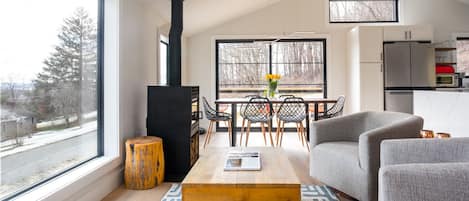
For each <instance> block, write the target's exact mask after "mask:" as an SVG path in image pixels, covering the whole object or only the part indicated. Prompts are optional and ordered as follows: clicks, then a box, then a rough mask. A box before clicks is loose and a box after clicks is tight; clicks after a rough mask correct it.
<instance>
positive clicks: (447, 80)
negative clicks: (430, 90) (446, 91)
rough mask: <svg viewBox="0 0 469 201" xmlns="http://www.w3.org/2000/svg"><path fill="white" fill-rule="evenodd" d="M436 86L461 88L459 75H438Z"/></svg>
mask: <svg viewBox="0 0 469 201" xmlns="http://www.w3.org/2000/svg"><path fill="white" fill-rule="evenodd" d="M436 86H437V87H459V78H458V74H455V73H448V74H437V75H436Z"/></svg>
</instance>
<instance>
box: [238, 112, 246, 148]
mask: <svg viewBox="0 0 469 201" xmlns="http://www.w3.org/2000/svg"><path fill="white" fill-rule="evenodd" d="M244 122H246V119H243V121H242V124H241V132H240V135H239V146H242V145H243V144H242V143H243V130H244Z"/></svg>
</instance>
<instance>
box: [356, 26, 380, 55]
mask: <svg viewBox="0 0 469 201" xmlns="http://www.w3.org/2000/svg"><path fill="white" fill-rule="evenodd" d="M357 31H358V37H359V46H360V47H359V51H360V62H382V61H383V54H382V52H383V28H381V27H360V28H359V29H358V30H357Z"/></svg>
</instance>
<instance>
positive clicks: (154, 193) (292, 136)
mask: <svg viewBox="0 0 469 201" xmlns="http://www.w3.org/2000/svg"><path fill="white" fill-rule="evenodd" d="M204 139H205V135H202V136H201V139H200V142H201V148H200V150H201V151H200V156H201V157H203V156H204V155H205V154H210V153H207V152H205V151H204V149H203V147H202V145H203V142H204ZM238 139H239V138H238ZM228 144H229V142H228V135H227V133H217V134H215V135H214V136H213V137H212V141H211V142H210V144H209V145H208V147H227V146H228ZM248 146H265V145H264V139H263V137H262V134H260V133H251V135H250V137H249V144H248ZM282 147H283V149H284V150H285V152H286V153H287V156H288V158H289V160H290V162H291V164H292V166H293V169H294V170H295V172H296V174H297V176H298V178H299V179H300V181H301V183H302V184H321V183H320V182H319V181H317V180H315V179H314V178H311V177H310V176H309V155H308V151H307V149H306V147H303V146H302V145H301V142H300V141H299V139H298V135H297V134H296V133H285V137H284V141H283V146H282ZM170 187H171V183H163V184H162V185H159V186H157V187H155V188H153V189H150V190H143V191H135V190H127V189H125V187H124V186H123V185H122V186H120V187H119V188H118V189H116V190H114V191H113V192H112V193H110V194H109V195H108V196H106V197H105V198H104V199H103V200H104V201H160V200H161V198H162V197H163V196H164V194H165V193H166V192H167V191H168V190H169V188H170ZM338 194H339V198H340V200H341V201H350V200H353V199H351V198H349V197H348V196H346V195H344V194H343V193H340V192H338Z"/></svg>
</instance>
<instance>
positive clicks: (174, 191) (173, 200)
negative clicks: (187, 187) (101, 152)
mask: <svg viewBox="0 0 469 201" xmlns="http://www.w3.org/2000/svg"><path fill="white" fill-rule="evenodd" d="M161 201H181V184H173V185H172V186H171V188H170V189H169V191H168V192H167V193H166V195H164V197H163V199H161ZM301 201H339V199H338V198H337V196H336V195H335V194H334V192H332V190H331V189H330V188H328V187H327V186H317V185H301Z"/></svg>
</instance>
